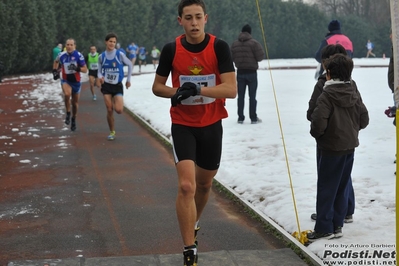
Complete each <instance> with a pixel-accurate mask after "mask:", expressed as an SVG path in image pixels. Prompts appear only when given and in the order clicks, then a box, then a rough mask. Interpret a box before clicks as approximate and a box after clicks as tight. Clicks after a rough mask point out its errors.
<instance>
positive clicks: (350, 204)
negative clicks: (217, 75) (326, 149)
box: [316, 148, 355, 216]
mask: <svg viewBox="0 0 399 266" xmlns="http://www.w3.org/2000/svg"><path fill="white" fill-rule="evenodd" d="M316 161H317V171H318V170H319V161H320V149H319V148H316ZM348 190H349V195H348V211H347V212H346V216H348V215H353V214H354V213H355V191H354V189H353V184H352V176H351V177H350V179H349V183H348Z"/></svg>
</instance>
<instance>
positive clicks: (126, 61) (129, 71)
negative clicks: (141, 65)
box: [119, 53, 133, 82]
mask: <svg viewBox="0 0 399 266" xmlns="http://www.w3.org/2000/svg"><path fill="white" fill-rule="evenodd" d="M119 54H120V55H121V59H122V62H123V63H124V64H125V65H127V77H126V78H127V80H126V81H127V82H130V78H131V77H132V72H133V64H132V61H130V60H129V59H128V58H127V57H126V55H125V54H124V53H119Z"/></svg>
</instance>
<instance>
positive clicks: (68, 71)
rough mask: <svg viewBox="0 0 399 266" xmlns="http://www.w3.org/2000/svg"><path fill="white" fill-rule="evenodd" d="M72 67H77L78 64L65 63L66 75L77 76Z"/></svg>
mask: <svg viewBox="0 0 399 266" xmlns="http://www.w3.org/2000/svg"><path fill="white" fill-rule="evenodd" d="M72 65H75V66H77V65H78V63H76V62H68V63H64V71H65V74H67V75H68V74H75V73H76V71H75V70H74V68H73V67H72Z"/></svg>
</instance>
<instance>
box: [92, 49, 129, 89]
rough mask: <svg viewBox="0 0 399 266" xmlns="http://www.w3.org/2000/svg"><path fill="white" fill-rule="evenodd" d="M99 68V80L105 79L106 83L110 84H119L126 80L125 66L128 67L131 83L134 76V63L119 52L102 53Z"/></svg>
mask: <svg viewBox="0 0 399 266" xmlns="http://www.w3.org/2000/svg"><path fill="white" fill-rule="evenodd" d="M98 62H99V67H98V73H97V76H98V78H103V77H104V82H106V83H109V84H118V83H120V82H122V80H123V78H124V72H123V64H125V65H127V66H128V72H127V77H126V79H127V81H128V82H130V77H131V76H132V68H133V66H132V62H131V61H130V60H129V59H128V58H127V57H126V55H125V54H124V53H121V52H120V51H119V50H112V51H105V52H103V53H101V55H100V57H99V59H98Z"/></svg>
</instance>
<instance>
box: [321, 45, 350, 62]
mask: <svg viewBox="0 0 399 266" xmlns="http://www.w3.org/2000/svg"><path fill="white" fill-rule="evenodd" d="M335 54H343V55H348V53H347V52H346V50H345V48H344V47H343V46H342V45H341V44H329V45H327V46H324V48H323V49H322V50H321V60H322V61H323V60H324V59H327V58H329V57H330V56H332V55H335Z"/></svg>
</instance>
